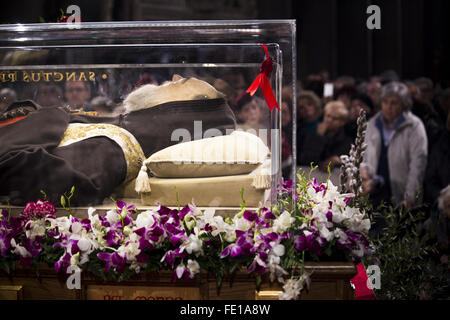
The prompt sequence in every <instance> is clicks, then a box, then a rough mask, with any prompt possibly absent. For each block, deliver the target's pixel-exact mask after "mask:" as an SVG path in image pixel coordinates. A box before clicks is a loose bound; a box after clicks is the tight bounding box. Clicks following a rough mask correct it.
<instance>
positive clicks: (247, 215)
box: [244, 210, 258, 222]
mask: <svg viewBox="0 0 450 320" xmlns="http://www.w3.org/2000/svg"><path fill="white" fill-rule="evenodd" d="M256 218H258V214H257V213H256V212H254V211H250V210H245V211H244V219H245V220H247V221H250V222H253V221H255V220H256Z"/></svg>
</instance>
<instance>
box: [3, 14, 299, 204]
mask: <svg viewBox="0 0 450 320" xmlns="http://www.w3.org/2000/svg"><path fill="white" fill-rule="evenodd" d="M294 31H295V25H294V22H293V21H267V22H264V21H249V22H241V21H221V22H214V23H213V22H205V21H204V22H189V21H188V22H169V23H167V22H153V23H148V22H140V23H82V24H80V25H79V28H78V29H72V28H70V27H69V26H67V25H63V24H36V25H11V26H1V27H0V61H1V65H0V87H1V89H5V88H7V89H11V90H13V92H14V93H15V94H16V99H17V100H28V99H32V100H34V101H35V102H37V103H38V104H39V105H40V106H42V107H44V108H45V107H52V106H59V105H64V106H66V107H68V109H70V110H71V112H72V113H75V112H78V111H81V112H97V114H96V115H94V116H92V117H97V119H102V120H101V121H99V122H101V123H114V124H116V122H117V121H122V120H117V119H122V118H123V116H124V114H126V113H127V110H125V109H124V99H125V98H126V97H127V95H129V94H130V93H131V92H133V91H134V90H136V89H137V88H139V87H140V86H142V85H144V84H153V85H157V86H161V85H163V84H166V83H167V82H168V81H171V80H172V78H173V76H174V75H175V74H178V75H180V76H182V77H183V78H186V79H188V78H191V77H194V78H196V79H199V80H202V81H204V82H206V83H208V84H210V85H211V86H213V87H214V88H215V89H216V90H218V91H219V92H222V93H223V94H224V95H225V99H226V102H227V103H228V105H229V106H230V107H231V110H232V112H233V113H234V117H235V119H236V121H237V123H238V126H237V129H244V130H248V129H255V131H254V132H255V134H257V135H258V136H259V137H260V138H261V139H262V140H263V142H264V143H265V144H266V145H267V146H268V147H269V148H270V151H271V175H272V180H271V181H272V188H271V190H272V192H271V195H270V196H269V200H272V201H274V200H275V199H276V194H275V192H274V191H275V188H276V184H277V181H278V179H279V178H280V173H281V171H280V170H281V135H280V128H281V117H280V112H279V111H278V110H276V109H275V110H274V111H272V112H270V111H269V109H268V108H267V105H266V104H265V101H264V97H263V95H262V93H261V89H258V91H257V93H256V95H255V97H257V98H254V99H253V102H252V105H253V109H254V110H252V107H251V106H249V104H247V103H246V104H244V107H245V108H244V107H243V106H242V103H243V101H244V100H243V99H242V97H243V94H245V90H246V89H247V88H248V87H249V86H250V84H251V83H252V82H253V80H254V79H255V78H256V77H257V76H258V74H259V72H260V65H261V62H262V61H263V60H264V58H265V57H264V51H263V49H262V47H261V45H260V44H261V43H265V44H267V46H268V50H269V55H270V56H271V57H272V59H273V61H274V65H273V67H274V68H273V71H272V75H271V77H270V85H271V87H272V89H273V92H274V94H275V97H276V99H277V101H278V104H279V105H281V91H282V90H281V89H282V87H283V86H285V85H286V84H288V85H289V86H290V85H291V84H292V83H293V81H292V74H295V73H293V66H294V65H295V63H293V62H292V61H293V59H294V58H295V57H293V55H292V53H293V52H295V48H293V43H292V40H293V39H295V38H294V37H295V34H293V32H294ZM291 88H292V90H293V91H295V88H294V87H293V86H292V87H291ZM293 94H294V97H295V92H293ZM247 96H248V95H247ZM209 98H211V97H209ZM190 99H195V100H197V99H204V97H203V98H202V97H193V98H192V97H190V98H189V99H186V100H190ZM250 100H251V99H250ZM293 103H294V105H293V112H294V114H293V119H295V99H294V102H293ZM4 108H6V105H5V106H4ZM128 111H129V110H128ZM83 116H84V117H85V118H83V119H84V120H83V121H85V122H86V121H87V122H90V123H92V122H95V120H92V119H93V118H92V117H90V116H85V115H83ZM80 117H81V116H80ZM105 117H106V118H105ZM221 117H226V115H225V114H219V113H218V114H217V115H216V118H217V119H215V120H214V121H216V122H219V123H220V118H221ZM86 119H89V120H86ZM105 119H106V120H105ZM154 120H155V121H158V122H160V123H164V122H165V121H166V120H167V119H164V118H158V119H154ZM191 120H192V119H191ZM193 120H195V121H197V120H198V121H202V120H204V119H202V114H201V113H199V114H198V116H197V118H195V116H194V119H193ZM70 121H71V122H76V121H75V120H73V121H72V120H70ZM77 121H78V120H77ZM186 121H187V120H186ZM214 121H213V122H214ZM294 122H295V121H294ZM146 125H148V126H151V125H152V124H146ZM235 129H236V128H235ZM202 130H203V133H204V131H205V130H206V128H203V129H202ZM194 131H195V130H194ZM295 131H296V130H295V129H294V130H293V132H294V133H295ZM3 132H6V131H5V130H4V131H3ZM24 135H25V133H24ZM153 137H154V136H152V135H150V134H149V135H148V136H146V137H145V139H147V140H149V139H152V138H153ZM203 137H204V136H203V135H202V134H200V135H198V134H197V135H196V134H195V133H194V136H193V138H192V139H193V140H195V139H199V138H203ZM1 139H2V137H1V136H0V140H1ZM158 139H160V140H161V139H163V140H164V139H166V140H167V141H159V142H158V143H157V145H158V146H168V145H171V144H174V142H173V139H172V135H169V134H166V135H164V136H161V135H159V136H158ZM170 139H172V140H170ZM294 139H295V137H294ZM138 140H139V139H138ZM139 142H140V141H139ZM294 142H295V140H294ZM155 148H156V149H154V150H153V151H158V150H157V149H158V148H157V147H155ZM144 149H145V148H144ZM145 151H146V150H144V152H145ZM293 151H294V150H293ZM150 155H151V154H145V156H146V157H149V156H150ZM293 155H294V156H295V152H294V153H293ZM0 156H1V155H0ZM294 163H295V161H294ZM34 174H35V175H41V176H42V177H44V175H45V174H47V173H45V172H40V173H38V172H34ZM44 180H45V179H44ZM5 181H6V180H5ZM4 189H5V187H4V188H3V189H2V190H1V191H2V192H1V193H2V194H1V196H4V197H3V198H4V199H6V198H7V197H5V190H4ZM6 191H8V190H6ZM6 193H8V192H6ZM266 198H267V196H266ZM22 200H23V199H22ZM25 200H26V201H32V200H35V199H25ZM261 200H263V199H261ZM266 200H267V199H266Z"/></svg>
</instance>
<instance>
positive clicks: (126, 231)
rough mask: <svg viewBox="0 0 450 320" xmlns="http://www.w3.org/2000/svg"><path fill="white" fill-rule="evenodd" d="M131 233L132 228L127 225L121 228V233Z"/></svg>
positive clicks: (126, 234)
mask: <svg viewBox="0 0 450 320" xmlns="http://www.w3.org/2000/svg"><path fill="white" fill-rule="evenodd" d="M132 233H133V229H131V228H130V227H129V226H125V227H124V228H123V234H124V235H125V236H126V237H128V236H130V234H132Z"/></svg>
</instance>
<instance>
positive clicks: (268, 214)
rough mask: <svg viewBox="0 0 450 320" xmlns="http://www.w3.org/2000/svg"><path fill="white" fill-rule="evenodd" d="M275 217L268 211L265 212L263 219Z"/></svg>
mask: <svg viewBox="0 0 450 320" xmlns="http://www.w3.org/2000/svg"><path fill="white" fill-rule="evenodd" d="M276 218H277V217H276V216H275V215H274V214H273V213H272V212H270V211H268V212H266V214H265V215H264V219H266V220H269V219H270V220H274V219H276Z"/></svg>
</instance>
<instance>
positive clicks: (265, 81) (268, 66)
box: [246, 44, 280, 111]
mask: <svg viewBox="0 0 450 320" xmlns="http://www.w3.org/2000/svg"><path fill="white" fill-rule="evenodd" d="M261 46H262V47H263V49H264V51H265V53H266V59H265V60H264V61H263V62H262V63H261V67H260V68H259V75H258V76H257V77H256V79H255V81H253V83H252V84H251V85H250V87H249V88H248V89H247V91H246V92H247V93H250V95H251V96H253V95H254V94H255V92H256V90H258V88H259V87H261V90H262V92H263V95H264V98H265V99H266V103H267V106H268V107H269V109H270V111H272V110H273V109H274V108H277V109H278V110H280V106H279V105H278V103H277V100H276V99H275V96H274V94H273V91H272V87H271V86H270V82H269V77H270V74H271V73H272V70H273V61H272V58H271V57H270V56H269V52H268V51H267V46H266V45H265V44H262V45H261Z"/></svg>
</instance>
